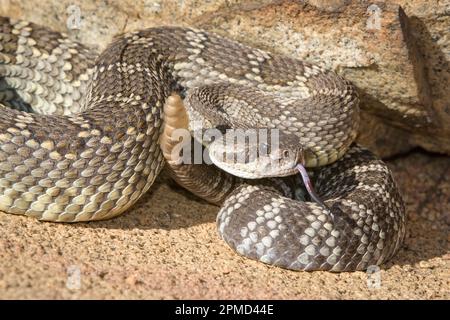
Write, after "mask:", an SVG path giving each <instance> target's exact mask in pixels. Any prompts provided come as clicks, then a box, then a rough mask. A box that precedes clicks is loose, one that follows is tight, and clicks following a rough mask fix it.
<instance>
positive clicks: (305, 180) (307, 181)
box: [296, 164, 333, 217]
mask: <svg viewBox="0 0 450 320" xmlns="http://www.w3.org/2000/svg"><path fill="white" fill-rule="evenodd" d="M296 169H297V170H298V171H299V172H300V175H301V176H302V180H303V183H304V184H305V187H306V190H307V191H308V193H309V196H310V197H311V199H312V200H314V201H315V202H317V203H318V204H319V205H320V206H322V207H323V208H324V209H326V210H327V211H328V212H329V213H330V215H331V217H333V213H332V212H331V210H330V209H329V208H328V207H327V206H326V205H325V203H324V202H323V201H322V200H321V199H320V197H319V196H318V195H317V193H316V191H314V187H313V185H312V183H311V179H309V176H308V172H306V169H305V167H304V166H303V165H301V164H297V166H296Z"/></svg>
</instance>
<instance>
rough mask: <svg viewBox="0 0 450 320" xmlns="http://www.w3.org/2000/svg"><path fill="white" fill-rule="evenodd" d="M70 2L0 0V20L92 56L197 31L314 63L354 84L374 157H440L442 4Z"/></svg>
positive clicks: (447, 42)
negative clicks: (136, 33)
mask: <svg viewBox="0 0 450 320" xmlns="http://www.w3.org/2000/svg"><path fill="white" fill-rule="evenodd" d="M71 4H72V1H69V0H62V1H44V2H41V3H40V5H39V6H36V5H35V4H34V1H31V0H23V1H20V2H14V1H10V0H3V1H2V2H1V5H0V14H2V15H8V16H12V17H15V18H21V19H28V20H31V21H33V22H37V23H41V24H44V25H48V26H50V27H52V28H54V29H56V30H60V31H63V32H66V33H68V34H69V36H71V37H72V38H75V39H78V40H80V41H82V42H83V43H86V44H88V45H90V46H93V47H98V48H99V50H101V49H103V48H104V47H105V46H106V44H107V43H108V42H110V41H111V39H112V37H113V36H114V35H116V34H118V33H121V32H125V31H130V30H135V29H138V28H145V27H150V26H157V25H163V24H164V25H168V24H171V25H184V26H195V27H201V28H205V29H207V30H211V31H214V32H217V33H220V34H223V35H227V36H229V37H231V38H235V39H238V40H241V41H243V42H245V43H248V44H251V45H255V46H257V47H260V48H263V49H267V50H270V51H274V52H279V53H284V54H287V55H290V56H293V57H297V58H299V59H305V60H308V61H311V62H314V63H318V64H322V65H325V66H327V67H329V68H332V69H335V70H337V71H338V72H339V73H341V74H343V75H344V76H346V77H347V78H349V79H350V80H352V81H353V82H354V83H355V84H356V85H357V86H358V88H359V91H360V93H361V97H362V108H363V122H362V126H361V130H360V131H361V135H360V137H359V141H360V142H361V143H363V144H365V145H367V146H369V147H370V148H371V149H372V150H374V151H376V152H378V153H379V154H380V155H382V156H388V155H392V154H395V153H399V152H402V151H406V150H408V149H411V148H412V147H414V146H422V147H423V148H425V149H427V150H431V151H435V152H441V153H447V154H450V91H449V90H448V84H449V83H450V62H449V61H450V39H449V34H450V2H448V1H438V0H434V1H427V0H414V1H409V0H408V1H406V0H395V1H379V2H369V1H357V0H354V1H349V0H333V1H323V0H310V1H306V0H303V1H301V0H298V1H288V0H284V1H283V0H264V1H253V0H215V1H213V0H206V1H199V0H168V1H162V0H141V1H118V0H114V1H108V2H100V3H94V2H92V1H89V0H81V1H78V2H77V6H75V7H74V6H71ZM399 6H402V7H403V9H404V10H402V9H401V8H400V7H399ZM78 13H79V14H78ZM77 16H79V17H80V19H77ZM378 18H379V20H377V19H378ZM78 20H79V23H78ZM377 21H379V24H378V22H377ZM73 28H78V29H73Z"/></svg>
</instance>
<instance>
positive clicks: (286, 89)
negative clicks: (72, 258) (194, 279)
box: [0, 18, 405, 271]
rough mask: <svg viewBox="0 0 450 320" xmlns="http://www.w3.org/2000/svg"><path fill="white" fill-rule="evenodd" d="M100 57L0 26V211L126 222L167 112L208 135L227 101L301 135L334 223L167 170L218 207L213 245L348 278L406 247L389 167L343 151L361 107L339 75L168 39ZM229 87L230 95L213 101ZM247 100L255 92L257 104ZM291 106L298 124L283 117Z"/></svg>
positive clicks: (156, 160)
mask: <svg viewBox="0 0 450 320" xmlns="http://www.w3.org/2000/svg"><path fill="white" fill-rule="evenodd" d="M95 57H96V54H95V53H94V52H92V51H90V50H89V49H87V48H85V47H84V46H82V45H80V44H78V43H75V42H72V41H70V40H68V39H67V37H65V36H64V35H61V34H60V33H57V32H53V31H50V30H48V29H47V28H45V27H41V26H38V25H35V24H32V23H28V22H24V21H12V20H11V19H9V18H0V75H1V79H0V101H1V102H2V103H3V104H4V105H0V210H2V211H5V212H8V213H14V214H25V215H28V216H33V217H36V218H39V219H41V220H48V221H62V222H75V221H90V220H99V219H107V218H111V217H114V216H117V215H118V214H120V213H122V212H123V211H124V210H126V209H127V208H129V207H130V206H131V205H132V204H133V203H135V202H136V201H137V200H138V199H139V198H140V196H141V195H142V194H143V193H145V192H146V191H147V190H148V189H149V188H150V186H151V185H152V183H153V181H154V179H155V177H156V176H157V174H158V173H159V172H160V170H161V169H162V167H163V164H164V156H163V153H162V152H161V149H160V146H159V139H160V137H161V133H162V131H163V120H164V112H163V106H164V104H165V103H166V102H167V101H168V97H169V96H170V95H171V94H172V93H173V92H177V93H179V94H181V95H182V96H187V97H188V98H187V102H188V104H187V108H188V109H189V116H190V117H191V118H196V117H197V118H199V119H201V120H202V121H203V123H204V124H207V125H210V126H213V125H214V124H215V123H218V122H220V121H216V120H217V119H219V118H220V119H222V118H224V117H226V116H227V115H228V114H229V113H227V112H225V113H223V114H220V112H218V111H217V110H218V109H217V108H216V111H210V110H211V109H208V110H200V109H201V106H203V105H208V104H217V103H219V104H220V103H222V102H224V103H223V105H224V106H225V107H224V108H225V109H229V110H228V112H230V110H231V112H233V111H234V112H235V113H237V114H241V115H242V114H244V115H245V114H246V115H247V116H248V115H253V117H255V118H258V121H262V122H264V124H265V125H266V126H268V127H276V128H281V129H283V130H288V131H291V132H293V133H294V134H296V135H298V136H299V137H300V139H301V142H302V144H304V145H305V146H306V147H307V148H308V150H309V157H308V158H307V163H306V164H307V165H308V166H310V167H317V166H319V167H318V168H317V169H313V171H314V173H313V174H314V177H315V185H316V188H317V191H318V193H319V194H321V196H322V197H323V199H324V200H325V202H326V203H327V205H328V206H329V207H330V208H331V209H332V210H333V212H336V213H338V214H337V216H336V217H335V220H330V217H329V216H327V215H326V214H325V213H324V212H323V211H322V208H321V207H319V206H317V205H316V204H315V203H313V202H308V201H298V200H294V199H292V197H286V193H283V194H281V193H280V190H281V191H282V190H283V187H278V188H277V187H275V188H274V187H273V186H270V185H268V184H267V182H265V183H261V184H258V183H245V182H242V181H241V180H239V179H234V178H230V176H229V175H226V174H223V173H218V172H220V171H218V170H216V169H207V170H210V174H209V178H207V179H205V180H203V181H204V182H205V184H203V186H200V188H203V189H202V190H199V189H198V188H199V185H201V182H202V180H198V181H196V182H192V180H190V179H192V178H193V177H197V178H198V177H202V176H203V177H205V173H204V171H202V170H203V169H202V166H200V167H198V168H197V169H192V167H183V166H178V167H177V166H176V165H171V166H170V167H172V169H173V171H172V172H173V173H175V174H177V172H178V171H177V170H182V171H183V170H184V171H183V174H181V175H180V176H179V177H178V181H181V183H182V184H183V185H184V186H186V187H187V188H189V189H191V190H192V191H194V192H196V193H197V194H200V195H201V196H203V197H204V198H206V199H208V200H209V201H212V202H216V203H221V202H222V201H225V202H224V203H223V206H222V209H221V210H220V213H219V216H218V228H219V233H220V234H221V236H222V237H223V238H224V240H225V241H226V242H227V243H228V244H229V245H230V246H231V247H233V248H234V249H235V250H237V251H238V252H239V253H241V254H243V255H245V256H248V257H250V258H254V259H258V260H261V261H263V262H266V263H270V264H274V265H278V266H282V267H286V268H291V269H297V270H333V271H343V270H360V269H365V268H367V266H368V265H371V264H380V263H382V262H384V261H386V260H387V259H388V258H389V257H391V256H392V255H393V254H394V253H395V251H396V250H397V248H398V247H399V245H400V244H401V241H402V239H403V236H404V222H405V217H404V206H403V202H402V200H401V197H400V196H399V194H398V191H397V189H396V187H395V183H394V181H393V180H392V177H391V174H390V172H389V169H388V168H387V167H386V165H385V164H384V163H383V162H381V161H380V160H378V159H376V158H375V157H374V156H373V155H372V154H371V153H370V152H368V151H367V150H364V149H362V148H360V147H358V146H356V145H353V146H351V143H352V141H353V140H354V138H355V135H356V129H357V122H358V121H357V120H358V119H357V118H358V114H357V112H355V111H354V110H356V109H355V108H357V103H358V102H357V96H356V92H355V91H354V88H353V86H352V85H351V84H350V83H349V82H347V81H345V80H344V79H342V78H340V77H339V76H337V75H336V74H334V73H333V72H329V71H325V70H323V69H321V68H319V67H316V66H313V65H310V64H307V63H303V62H300V61H298V60H295V59H289V58H285V57H281V56H277V55H272V54H269V53H266V52H264V51H261V50H258V49H253V48H249V47H246V46H244V45H241V44H239V43H236V42H233V41H230V40H227V39H224V38H221V37H219V36H216V35H212V34H209V33H207V32H204V31H201V30H195V29H185V28H176V27H162V28H153V29H147V30H143V31H137V32H132V33H128V34H125V35H123V36H121V37H118V38H116V39H115V40H114V42H113V43H112V44H110V45H109V46H108V48H107V49H106V50H105V51H104V52H103V53H101V54H100V55H99V56H98V57H97V58H96V60H95ZM94 61H95V63H94ZM224 84H225V86H227V85H226V84H229V90H227V91H226V92H227V94H226V95H225V96H223V95H221V94H220V93H217V94H216V93H215V91H214V90H210V89H208V86H215V85H218V86H224ZM235 86H242V88H244V89H243V90H234V89H233V88H235ZM252 88H253V89H252ZM204 90H207V91H208V92H206V94H204ZM233 90H234V91H233ZM246 90H249V91H248V92H247V94H245V92H246ZM253 90H258V91H261V92H262V93H261V94H260V95H255V97H256V98H253V96H250V94H251V93H253ZM191 92H196V94H191ZM265 93H267V95H265ZM274 93H276V94H277V95H276V97H275V98H274V96H273V95H271V94H274ZM205 97H206V98H205ZM202 99H203V100H204V101H197V102H198V103H199V104H198V105H197V104H196V103H197V102H196V100H202ZM169 100H170V99H169ZM235 100H238V101H240V102H241V103H240V104H239V105H240V107H239V108H238V109H236V105H237V104H236V103H235ZM233 101H234V102H233ZM298 101H302V106H303V109H302V110H303V111H302V115H301V116H298V115H297V114H294V113H292V111H291V107H292V105H293V104H295V103H296V102H298ZM169 102H170V101H169ZM255 103H256V104H261V105H266V106H267V105H271V106H272V109H271V108H265V109H264V110H262V109H259V108H256V107H255ZM276 105H279V106H281V107H280V108H279V109H276V108H274V106H276ZM226 106H228V107H226ZM30 108H31V110H30ZM213 110H214V109H213ZM324 110H326V112H325V111H324ZM24 111H33V113H30V112H24ZM206 115H210V117H206ZM274 118H275V119H276V120H273V119H274ZM222 120H223V119H222ZM222 120H221V121H222ZM227 120H229V119H227ZM230 121H231V122H232V120H230ZM166 158H167V157H166ZM330 163H331V164H330ZM324 165H325V166H324ZM192 170H193V171H192ZM211 177H213V178H211ZM214 177H217V179H216V178H214ZM212 182H214V185H213V186H211V187H210V188H208V189H209V191H208V192H207V191H205V185H206V186H208V185H210V184H211V183H212ZM213 191H214V195H212V196H211V192H213Z"/></svg>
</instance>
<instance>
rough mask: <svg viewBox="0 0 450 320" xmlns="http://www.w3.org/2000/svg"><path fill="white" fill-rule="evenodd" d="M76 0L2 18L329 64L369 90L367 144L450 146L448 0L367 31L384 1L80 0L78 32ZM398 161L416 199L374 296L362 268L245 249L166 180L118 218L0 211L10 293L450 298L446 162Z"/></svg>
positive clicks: (407, 5)
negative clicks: (286, 261) (215, 37)
mask: <svg viewBox="0 0 450 320" xmlns="http://www.w3.org/2000/svg"><path fill="white" fill-rule="evenodd" d="M72 3H73V2H72V1H69V0H60V1H45V2H40V4H39V5H38V6H37V5H36V2H35V1H32V0H22V1H20V2H18V1H8V0H2V1H0V14H1V15H8V16H12V17H15V18H21V19H28V20H31V21H33V22H37V23H41V24H44V25H47V26H49V27H52V28H54V29H56V30H60V31H64V32H66V33H68V34H69V35H70V36H71V37H73V38H75V39H78V40H80V41H82V42H83V43H86V44H88V45H90V46H92V47H97V48H98V49H99V50H101V49H103V48H104V47H105V45H106V44H107V43H108V42H110V41H111V39H112V37H113V35H115V34H118V33H121V32H125V31H129V30H134V29H138V28H144V27H149V26H157V25H162V24H164V25H167V24H172V25H184V26H196V27H202V28H205V29H208V30H211V31H215V32H217V33H220V34H223V35H227V36H229V37H231V38H235V39H238V40H241V41H243V42H245V43H248V44H252V45H255V46H257V47H260V48H263V49H267V50H270V51H274V52H279V53H284V54H288V55H290V56H294V57H297V58H300V59H305V60H308V61H311V62H315V63H320V64H323V65H325V66H327V67H330V68H333V69H336V70H337V71H338V72H339V73H341V74H343V75H345V76H346V77H348V78H349V79H351V80H352V81H354V83H355V84H356V85H357V86H358V88H359V90H360V92H361V96H362V98H363V105H362V107H363V110H364V112H363V115H362V117H363V122H362V126H361V135H360V141H362V142H363V143H365V144H366V145H368V146H369V147H371V149H372V150H374V151H377V152H378V153H379V154H382V155H391V154H395V153H398V152H402V151H406V150H408V149H410V148H412V147H414V146H416V145H420V146H422V147H424V148H426V149H429V150H434V151H439V152H443V153H448V154H450V141H449V139H450V138H449V137H450V91H449V90H448V85H449V83H450V70H449V69H450V63H449V61H450V38H449V34H450V32H449V26H450V17H449V14H450V3H449V2H448V1H437V0H435V1H426V0H412V1H410V0H398V1H389V4H386V3H384V2H381V1H380V2H376V4H377V6H378V8H380V9H381V17H382V20H381V29H379V30H378V29H376V28H375V29H374V30H369V29H371V28H367V24H368V23H369V25H370V24H371V23H372V22H368V21H369V18H370V17H371V14H373V12H372V11H370V12H369V13H368V12H367V9H368V7H369V6H370V5H371V4H373V3H371V2H365V1H349V0H332V1H325V0H310V1H300V0H298V1H287V0H285V1H283V0H280V1H277V0H269V1H267V0H261V1H256V0H255V1H253V0H217V1H212V0H205V1H200V0H168V1H162V0H160V1H159V0H146V1H118V0H115V1H107V2H106V1H105V2H100V3H99V4H94V2H93V1H90V0H80V1H77V4H78V7H79V8H80V10H81V11H80V13H81V24H80V25H79V27H80V29H79V30H77V29H70V28H68V26H67V24H68V25H69V27H73V26H74V25H75V26H76V25H77V23H76V21H77V19H74V17H75V18H76V13H77V9H76V7H70V6H69V5H70V4H72ZM398 5H401V6H402V7H403V9H404V12H405V14H403V13H401V11H399V9H398ZM372 8H373V7H372ZM369 27H370V26H369ZM371 27H372V29H373V25H371ZM404 110H409V111H408V112H404ZM389 163H390V166H391V168H392V169H393V171H394V175H395V177H396V179H397V182H398V184H399V186H400V189H401V191H402V193H403V194H404V198H405V202H406V205H407V212H408V214H409V217H408V225H407V232H408V234H407V238H406V241H405V245H404V246H403V248H402V249H401V251H400V252H399V254H398V255H397V256H396V257H395V258H394V259H393V260H392V261H391V262H390V263H389V264H388V265H386V266H383V268H382V271H381V279H382V285H381V288H380V289H376V290H369V289H368V288H367V284H366V280H367V277H366V274H365V273H363V272H356V273H344V274H332V273H322V272H316V273H298V272H291V271H286V270H281V269H278V268H272V267H268V266H265V265H263V264H261V263H257V262H254V261H251V260H248V259H244V258H242V257H239V256H238V255H236V254H235V253H234V252H232V251H231V250H230V249H229V248H228V247H227V246H226V244H224V243H223V242H222V241H221V240H219V239H218V237H217V234H216V227H215V223H214V221H215V217H216V214H217V211H218V208H217V207H214V206H211V205H208V204H205V203H204V202H200V201H198V200H197V199H196V198H195V197H193V196H192V195H190V194H188V193H186V192H184V191H183V190H181V189H179V188H177V187H176V186H174V185H173V184H170V183H169V184H168V183H167V182H168V179H167V178H166V177H165V176H164V175H162V176H161V177H160V178H159V179H158V181H157V183H156V184H155V185H154V186H153V187H152V188H151V189H150V192H149V193H148V194H147V195H146V196H144V198H143V199H141V200H140V201H139V202H138V203H137V204H136V205H135V206H133V208H132V209H130V210H129V212H128V213H126V214H124V215H123V216H121V217H119V218H116V219H114V220H111V221H106V222H97V223H89V224H76V225H61V224H52V223H38V222H37V221H36V220H34V219H30V218H26V217H21V216H14V215H8V214H4V213H0V298H291V299H292V298H294V299H295V298H373V299H377V298H419V299H424V298H445V299H449V298H450V295H449V292H450V283H449V269H450V256H449V250H448V243H449V241H450V238H449V236H448V230H449V225H450V215H449V214H450V207H449V201H448V199H449V198H450V180H449V179H450V178H449V177H450V163H449V159H448V157H447V158H446V157H444V156H435V155H427V154H419V153H413V154H411V155H409V156H408V157H400V158H396V159H392V160H391V161H390V162H389ZM77 270H79V272H80V288H79V289H77V282H76V279H75V278H76V275H77V272H78V271H77ZM68 287H69V288H72V289H69V288H68Z"/></svg>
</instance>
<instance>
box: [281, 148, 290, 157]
mask: <svg viewBox="0 0 450 320" xmlns="http://www.w3.org/2000/svg"><path fill="white" fill-rule="evenodd" d="M289 155H290V153H289V150H283V157H285V158H288V157H289Z"/></svg>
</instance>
